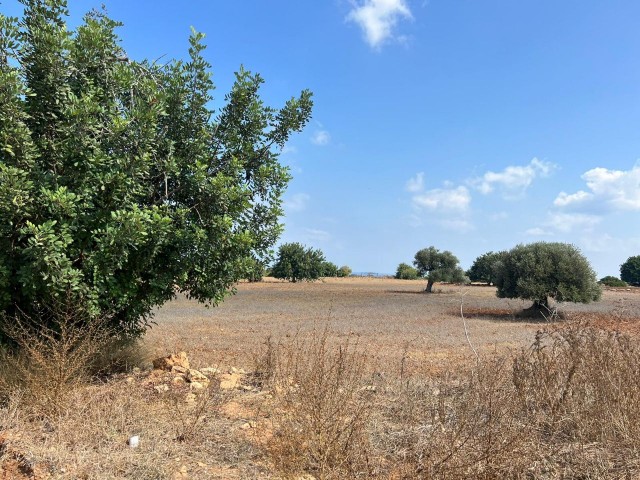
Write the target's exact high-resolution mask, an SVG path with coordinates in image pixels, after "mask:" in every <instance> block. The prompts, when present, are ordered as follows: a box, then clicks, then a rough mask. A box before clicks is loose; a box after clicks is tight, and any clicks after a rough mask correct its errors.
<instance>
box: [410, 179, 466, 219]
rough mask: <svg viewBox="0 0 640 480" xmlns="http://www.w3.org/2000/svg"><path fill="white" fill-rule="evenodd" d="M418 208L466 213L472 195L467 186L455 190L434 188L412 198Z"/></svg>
mask: <svg viewBox="0 0 640 480" xmlns="http://www.w3.org/2000/svg"><path fill="white" fill-rule="evenodd" d="M412 201H413V204H414V205H415V206H416V207H419V208H422V209H426V210H431V211H443V212H459V213H462V212H466V211H467V210H468V208H469V204H470V203H471V195H470V194H469V190H467V187H465V186H462V185H460V186H458V187H455V188H434V189H433V190H427V191H425V192H422V193H418V194H416V195H414V196H413V198H412Z"/></svg>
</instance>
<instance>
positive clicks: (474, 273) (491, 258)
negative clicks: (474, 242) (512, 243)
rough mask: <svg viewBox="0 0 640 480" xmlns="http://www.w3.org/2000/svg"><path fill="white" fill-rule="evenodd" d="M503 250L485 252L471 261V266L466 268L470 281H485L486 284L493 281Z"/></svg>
mask: <svg viewBox="0 0 640 480" xmlns="http://www.w3.org/2000/svg"><path fill="white" fill-rule="evenodd" d="M504 254H505V252H487V253H483V254H482V255H480V256H479V257H478V258H476V259H475V260H474V261H473V264H472V265H471V268H469V270H467V276H468V277H469V279H470V280H471V281H472V282H486V283H487V285H491V284H492V283H495V281H496V277H497V274H498V270H499V268H500V262H501V259H502V257H503V256H504Z"/></svg>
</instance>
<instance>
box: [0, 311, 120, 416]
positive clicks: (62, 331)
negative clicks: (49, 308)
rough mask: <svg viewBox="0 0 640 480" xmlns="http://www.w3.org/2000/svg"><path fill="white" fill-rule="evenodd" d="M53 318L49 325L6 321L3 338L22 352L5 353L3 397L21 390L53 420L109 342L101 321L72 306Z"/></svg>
mask: <svg viewBox="0 0 640 480" xmlns="http://www.w3.org/2000/svg"><path fill="white" fill-rule="evenodd" d="M53 319H54V321H53V322H52V326H51V327H48V326H45V325H43V324H42V323H40V322H38V321H37V320H36V319H32V318H29V317H26V316H24V315H16V316H15V317H14V318H12V319H11V320H7V319H4V321H3V322H2V330H3V334H4V335H5V337H8V338H10V339H11V340H12V341H13V342H15V344H16V345H17V347H18V348H17V349H14V350H10V349H8V348H5V349H3V351H2V361H1V362H0V393H1V394H2V395H3V396H9V395H11V394H12V393H13V392H14V391H16V390H18V391H21V392H22V399H23V402H25V404H27V405H30V406H31V407H33V413H35V414H36V415H45V416H48V415H54V416H55V415H57V414H59V413H60V412H61V411H62V410H63V409H64V408H66V407H67V405H68V402H67V400H68V397H69V396H70V395H71V393H72V391H73V390H74V389H75V388H77V387H78V386H79V385H82V384H83V383H84V382H85V381H86V380H87V378H88V377H89V375H90V373H91V363H92V360H93V359H94V358H96V357H97V356H98V355H99V354H100V352H101V351H103V350H104V348H105V346H107V345H108V343H109V341H110V338H111V336H110V335H109V332H108V331H106V330H105V329H103V328H102V324H101V322H100V321H87V320H86V318H85V316H84V315H83V312H82V310H74V309H73V308H72V307H71V306H67V307H65V308H64V309H60V310H56V311H55V312H54V314H53Z"/></svg>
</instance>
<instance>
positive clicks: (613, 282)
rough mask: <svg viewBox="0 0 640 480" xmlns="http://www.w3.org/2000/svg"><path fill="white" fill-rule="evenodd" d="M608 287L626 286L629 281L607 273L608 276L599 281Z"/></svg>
mask: <svg viewBox="0 0 640 480" xmlns="http://www.w3.org/2000/svg"><path fill="white" fill-rule="evenodd" d="M598 283H600V284H602V285H605V286H607V287H626V286H627V282H623V281H622V280H620V279H619V278H618V277H614V276H612V275H607V276H606V277H602V278H601V279H600V281H599V282H598Z"/></svg>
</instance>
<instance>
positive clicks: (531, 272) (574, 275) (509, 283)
mask: <svg viewBox="0 0 640 480" xmlns="http://www.w3.org/2000/svg"><path fill="white" fill-rule="evenodd" d="M496 286H497V287H498V288H497V295H498V297H500V298H522V299H525V300H533V302H534V303H533V307H532V308H535V309H538V310H543V311H544V310H547V309H548V308H549V298H553V299H555V300H556V301H558V302H581V303H589V302H591V301H595V300H598V299H599V298H600V295H601V290H600V286H599V285H598V283H597V278H596V274H595V272H594V271H593V269H592V268H591V265H590V264H589V261H588V260H587V259H586V258H585V257H584V256H583V255H582V253H580V250H578V249H577V248H576V247H574V246H573V245H570V244H568V243H559V242H536V243H530V244H528V245H517V246H516V247H514V248H513V249H511V250H509V251H508V252H507V253H506V254H505V255H504V257H503V258H502V262H501V267H500V270H499V273H498V277H497V279H496Z"/></svg>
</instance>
